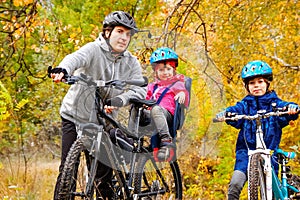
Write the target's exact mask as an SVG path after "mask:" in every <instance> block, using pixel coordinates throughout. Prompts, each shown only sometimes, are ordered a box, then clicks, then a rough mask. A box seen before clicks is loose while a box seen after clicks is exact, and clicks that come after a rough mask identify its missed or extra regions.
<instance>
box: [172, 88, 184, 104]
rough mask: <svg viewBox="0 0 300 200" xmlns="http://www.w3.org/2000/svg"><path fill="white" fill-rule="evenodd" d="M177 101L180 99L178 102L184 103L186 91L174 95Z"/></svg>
mask: <svg viewBox="0 0 300 200" xmlns="http://www.w3.org/2000/svg"><path fill="white" fill-rule="evenodd" d="M174 99H175V101H176V100H178V102H179V103H180V104H183V103H184V102H185V93H184V92H182V91H181V92H179V93H178V94H176V96H175V97H174Z"/></svg>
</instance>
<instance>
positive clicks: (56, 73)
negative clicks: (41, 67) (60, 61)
mask: <svg viewBox="0 0 300 200" xmlns="http://www.w3.org/2000/svg"><path fill="white" fill-rule="evenodd" d="M66 76H68V72H67V70H66V69H63V68H59V67H57V68H52V67H51V66H50V67H48V77H49V78H52V79H53V82H55V83H58V82H61V81H63V80H65V79H66Z"/></svg>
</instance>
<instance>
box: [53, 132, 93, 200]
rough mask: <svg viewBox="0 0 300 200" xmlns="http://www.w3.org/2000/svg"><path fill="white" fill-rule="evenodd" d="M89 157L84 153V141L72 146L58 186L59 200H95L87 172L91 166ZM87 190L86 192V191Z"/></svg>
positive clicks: (79, 140) (77, 141) (78, 141)
mask: <svg viewBox="0 0 300 200" xmlns="http://www.w3.org/2000/svg"><path fill="white" fill-rule="evenodd" d="M89 159H90V156H88V154H87V153H86V151H85V147H84V141H83V140H82V138H81V139H78V140H76V141H75V142H74V144H73V145H72V147H71V149H70V151H69V153H68V156H67V158H66V161H65V165H64V168H63V170H62V176H61V181H60V186H59V199H60V200H76V199H89V200H90V199H95V197H94V195H95V191H94V183H90V184H89V186H87V185H88V184H87V183H88V180H91V179H90V178H91V177H90V173H89V171H90V170H91V169H88V168H91V165H93V164H89V166H88V165H87V163H91V162H90V160H89ZM94 164H95V163H94ZM87 190H88V191H87Z"/></svg>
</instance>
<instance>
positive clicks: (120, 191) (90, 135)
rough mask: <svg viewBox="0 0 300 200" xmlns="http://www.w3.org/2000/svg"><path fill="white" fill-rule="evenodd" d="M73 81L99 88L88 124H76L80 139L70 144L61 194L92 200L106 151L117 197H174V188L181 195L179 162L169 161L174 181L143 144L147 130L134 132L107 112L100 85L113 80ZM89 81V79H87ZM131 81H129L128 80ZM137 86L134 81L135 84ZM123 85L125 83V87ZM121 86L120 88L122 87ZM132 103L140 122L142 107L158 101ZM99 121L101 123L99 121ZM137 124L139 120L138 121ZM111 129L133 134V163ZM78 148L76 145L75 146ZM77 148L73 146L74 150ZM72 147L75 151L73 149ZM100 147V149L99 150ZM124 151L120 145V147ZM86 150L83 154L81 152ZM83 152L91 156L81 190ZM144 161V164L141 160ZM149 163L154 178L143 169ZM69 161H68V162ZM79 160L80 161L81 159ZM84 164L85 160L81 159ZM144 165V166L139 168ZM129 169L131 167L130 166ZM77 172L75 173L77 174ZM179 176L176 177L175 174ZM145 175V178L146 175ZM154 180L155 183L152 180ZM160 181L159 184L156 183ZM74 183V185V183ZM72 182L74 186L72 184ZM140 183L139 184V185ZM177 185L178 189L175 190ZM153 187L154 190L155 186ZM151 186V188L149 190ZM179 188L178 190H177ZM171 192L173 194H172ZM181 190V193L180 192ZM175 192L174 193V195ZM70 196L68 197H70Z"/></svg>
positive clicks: (73, 81)
mask: <svg viewBox="0 0 300 200" xmlns="http://www.w3.org/2000/svg"><path fill="white" fill-rule="evenodd" d="M70 78H71V84H73V83H75V82H77V81H79V80H81V81H83V82H85V83H87V84H88V86H93V87H95V88H96V90H95V102H94V107H93V109H92V111H91V117H90V122H89V123H83V124H77V133H78V138H77V140H76V141H75V142H74V145H73V146H72V147H71V150H70V151H69V154H68V157H67V160H68V162H69V163H70V164H65V167H64V169H63V171H64V174H63V175H62V176H64V175H65V176H64V177H65V179H64V181H63V184H61V187H62V189H61V194H62V195H63V197H68V196H67V195H71V196H72V197H74V196H77V197H81V198H87V199H92V198H93V197H94V195H95V194H94V193H96V189H97V188H95V187H96V185H95V181H96V182H97V180H96V178H97V177H96V174H97V168H98V164H99V161H100V162H103V159H102V158H103V157H102V156H103V155H102V152H104V151H105V152H106V153H107V154H106V155H107V160H106V162H107V163H104V164H109V165H108V166H110V168H112V170H113V174H114V178H113V184H112V185H111V186H112V188H113V189H114V195H115V196H116V197H120V199H139V198H141V197H150V196H153V197H155V196H157V195H158V194H162V195H165V194H167V195H171V197H175V195H173V194H174V191H175V192H176V197H177V195H178V198H179V199H181V198H182V186H181V178H180V171H179V167H178V164H177V162H176V160H175V161H172V162H171V163H168V164H169V165H170V167H171V173H172V174H171V176H172V178H171V179H172V180H174V179H173V178H175V180H174V182H175V184H174V182H172V181H170V180H169V179H168V177H167V176H165V175H166V174H164V172H163V170H161V169H160V167H159V165H160V164H157V163H156V161H155V160H154V158H153V157H152V152H150V151H149V149H148V147H147V146H144V145H143V143H144V142H143V141H144V137H145V133H140V132H139V126H138V125H137V126H135V127H134V130H133V131H131V130H129V129H127V128H126V127H125V126H123V125H122V124H121V123H120V122H118V121H116V120H115V119H114V118H112V117H111V116H110V115H108V114H107V113H106V112H105V110H104V106H103V99H102V98H101V97H100V94H99V92H98V89H99V87H104V86H106V84H111V83H112V82H113V81H111V82H109V83H103V82H99V84H98V83H95V82H93V81H92V80H90V79H86V77H84V76H81V77H76V76H74V77H73V76H72V77H70ZM85 80H86V81H85ZM131 83H132V84H133V83H134V80H131ZM114 84H115V86H116V87H117V84H123V83H122V82H121V81H116V83H114ZM127 84H130V83H127ZM133 85H134V84H133ZM122 87H124V84H123V86H122ZM122 87H121V86H120V88H122ZM130 102H131V103H132V104H133V105H135V106H136V108H138V112H137V120H138V122H139V119H140V115H141V110H142V108H143V105H147V106H152V105H154V104H155V103H156V102H155V101H139V100H134V99H132V100H130ZM97 121H98V122H97ZM107 124H110V128H108V130H106V126H105V125H107ZM137 124H138V123H137ZM111 128H115V129H120V130H121V132H123V133H124V134H127V135H130V136H131V137H132V138H133V140H134V145H133V150H132V151H131V150H130V152H131V155H130V162H129V164H128V162H127V163H126V161H125V158H124V157H123V158H122V156H123V152H120V151H119V149H117V148H120V147H118V146H117V145H116V144H115V143H113V141H112V140H111V138H110V133H109V130H111ZM76 147H77V148H76ZM73 148H74V149H73ZM72 149H73V150H72ZM100 149H101V150H100ZM120 150H121V148H120ZM70 152H71V153H70ZM82 152H84V154H82ZM81 155H83V156H85V158H88V159H87V160H88V162H86V163H85V165H86V166H88V173H87V174H84V175H83V176H81V177H84V180H85V181H84V184H83V185H84V187H82V188H83V189H81V191H79V192H76V191H75V189H76V184H77V183H76V181H77V169H76V164H75V163H77V162H78V161H76V158H79V157H81ZM140 160H141V161H142V162H141V163H142V164H140V165H139V164H138V163H140ZM148 162H150V164H151V165H152V167H153V169H152V170H153V171H154V173H156V175H154V176H149V177H153V178H152V179H151V178H149V180H148V177H146V176H147V172H144V167H145V168H146V164H147V163H148ZM66 163H67V162H66ZM78 163H79V162H78ZM82 163H84V162H82ZM139 166H141V167H139ZM128 168H130V169H128ZM74 171H75V173H76V174H74ZM175 175H176V176H175ZM144 176H145V177H144ZM152 181H153V182H152ZM155 181H157V183H156V182H155ZM74 184H75V187H73V185H74ZM69 185H71V186H69ZM136 185H138V186H136ZM142 185H143V186H144V185H146V186H147V188H146V190H145V189H141V187H142ZM174 185H176V186H175V188H176V189H175V190H174V188H173V187H174ZM152 186H153V189H152ZM149 187H151V189H149ZM178 191H179V192H178ZM169 193H171V194H169ZM178 193H179V194H178ZM172 195H173V196H172ZM68 199H69V198H68Z"/></svg>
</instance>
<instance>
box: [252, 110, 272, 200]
mask: <svg viewBox="0 0 300 200" xmlns="http://www.w3.org/2000/svg"><path fill="white" fill-rule="evenodd" d="M261 118H262V117H261V116H260V115H258V118H257V119H255V121H256V125H257V128H256V133H255V135H256V149H255V150H248V155H249V162H248V171H249V168H250V160H251V158H252V156H253V155H254V154H258V153H259V154H261V157H262V158H263V159H264V174H265V180H266V192H267V193H266V197H267V200H272V166H271V150H270V149H267V148H266V145H265V142H264V140H263V131H262V128H261V121H260V120H261ZM249 174H250V173H249V172H248V180H249ZM249 189H250V188H249V187H248V193H249ZM248 199H249V200H250V195H249V196H248Z"/></svg>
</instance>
